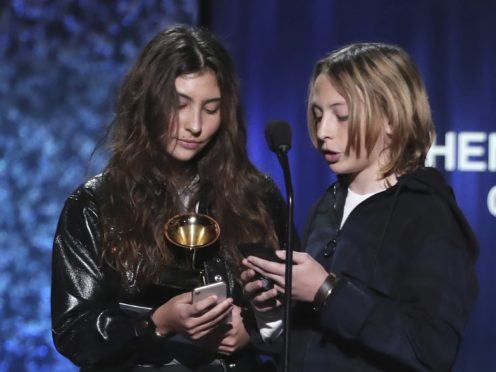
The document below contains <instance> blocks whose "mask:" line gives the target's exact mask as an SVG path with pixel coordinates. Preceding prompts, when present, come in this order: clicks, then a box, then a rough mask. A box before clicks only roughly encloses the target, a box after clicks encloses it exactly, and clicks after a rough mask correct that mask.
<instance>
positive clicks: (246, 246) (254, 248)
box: [238, 243, 284, 291]
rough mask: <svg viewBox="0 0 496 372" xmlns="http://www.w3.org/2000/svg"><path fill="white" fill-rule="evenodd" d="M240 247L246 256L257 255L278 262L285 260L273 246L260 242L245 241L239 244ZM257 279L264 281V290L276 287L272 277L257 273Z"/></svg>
mask: <svg viewBox="0 0 496 372" xmlns="http://www.w3.org/2000/svg"><path fill="white" fill-rule="evenodd" d="M238 248H239V250H240V252H241V254H242V255H243V256H244V257H248V256H255V257H259V258H262V259H264V260H267V261H273V262H278V263H283V262H284V261H283V260H281V259H280V258H279V257H277V255H276V252H275V251H274V250H273V249H272V248H270V247H267V246H264V245H262V244H259V243H243V244H239V245H238ZM257 279H258V280H260V281H261V282H262V288H263V290H264V291H268V290H269V289H272V288H274V282H273V281H272V280H271V279H269V278H266V277H265V276H263V275H262V274H259V273H257Z"/></svg>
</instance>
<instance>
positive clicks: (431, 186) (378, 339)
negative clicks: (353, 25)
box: [242, 43, 478, 372]
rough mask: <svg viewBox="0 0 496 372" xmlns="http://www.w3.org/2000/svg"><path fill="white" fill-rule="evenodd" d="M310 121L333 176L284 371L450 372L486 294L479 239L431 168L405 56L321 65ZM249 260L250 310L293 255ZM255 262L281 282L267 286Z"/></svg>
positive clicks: (313, 217) (304, 260) (352, 55)
mask: <svg viewBox="0 0 496 372" xmlns="http://www.w3.org/2000/svg"><path fill="white" fill-rule="evenodd" d="M308 128H309V132H310V137H311V139H312V141H313V143H314V145H315V147H316V148H317V149H318V150H319V151H321V152H322V154H323V156H324V159H325V161H326V162H327V163H328V164H329V168H330V169H331V171H333V172H334V173H336V174H337V176H338V180H337V182H336V183H334V184H333V185H331V186H330V187H329V188H328V189H327V190H326V191H325V193H324V194H323V195H322V196H321V197H320V199H319V200H318V201H317V203H316V204H315V206H314V208H313V209H312V210H311V212H310V214H309V217H308V222H307V226H306V230H305V235H304V245H303V246H304V248H305V251H306V252H305V253H300V252H295V253H294V265H293V283H292V289H291V295H292V297H293V298H294V299H295V300H296V305H295V308H294V311H293V313H292V319H293V323H292V327H291V332H292V335H291V339H292V341H293V343H292V345H291V349H290V350H291V355H290V363H289V366H288V367H289V370H290V371H361V372H363V371H410V370H415V371H448V370H450V369H451V367H452V366H453V363H454V361H455V357H456V354H457V351H458V348H459V346H460V342H461V340H462V337H463V329H464V325H465V323H466V322H467V319H468V316H469V313H470V310H471V308H472V306H473V304H474V301H475V299H476V297H477V294H478V285H477V279H476V276H475V269H474V264H475V260H476V257H477V254H478V243H477V241H476V239H475V237H474V234H473V232H472V230H471V229H470V227H469V225H468V224H467V222H466V220H465V218H464V216H463V214H462V212H461V211H460V209H459V208H458V206H457V204H456V201H455V198H454V195H453V193H452V190H451V188H450V187H449V186H448V185H447V184H446V183H445V181H444V179H443V177H442V176H441V174H440V173H439V172H438V171H436V170H435V169H432V168H426V167H424V161H425V158H426V154H427V151H428V149H429V147H430V145H431V143H432V139H433V135H434V127H433V123H432V118H431V112H430V107H429V104H428V101H427V95H426V92H425V88H424V86H423V83H422V81H421V79H420V76H419V74H418V72H417V69H416V67H415V66H414V64H413V63H412V61H411V60H410V58H409V56H408V55H407V54H406V53H405V52H404V51H403V50H402V49H400V48H398V47H396V46H391V45H384V44H377V43H368V44H353V45H349V46H346V47H344V48H341V49H339V50H337V51H335V52H333V53H331V54H330V55H329V56H327V57H326V58H324V59H322V60H320V61H318V62H317V64H316V67H315V70H314V73H313V76H312V78H311V83H310V94H309V101H308ZM278 255H279V256H280V257H281V258H283V257H284V252H278ZM243 263H244V264H245V266H246V267H248V269H247V270H245V271H244V272H243V274H242V279H243V280H244V282H245V283H246V284H245V287H244V290H245V293H246V294H247V295H248V296H250V298H251V301H252V304H253V306H254V307H255V308H257V309H258V310H259V311H271V310H272V309H274V308H275V307H277V306H278V305H280V301H279V300H278V294H281V293H283V288H284V265H282V264H278V263H273V262H268V261H264V260H261V259H258V258H256V257H249V258H248V259H247V260H244V262H243ZM255 272H259V273H261V274H263V275H265V276H267V277H269V278H271V279H273V280H274V281H275V282H276V287H275V288H274V289H272V290H270V291H262V289H261V283H260V281H259V280H256V279H255Z"/></svg>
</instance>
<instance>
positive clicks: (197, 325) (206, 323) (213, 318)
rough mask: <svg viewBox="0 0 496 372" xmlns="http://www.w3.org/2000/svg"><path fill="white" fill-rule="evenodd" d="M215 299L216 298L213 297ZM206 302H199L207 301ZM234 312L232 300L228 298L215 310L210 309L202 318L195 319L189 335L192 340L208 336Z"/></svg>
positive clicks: (215, 307) (214, 308)
mask: <svg viewBox="0 0 496 372" xmlns="http://www.w3.org/2000/svg"><path fill="white" fill-rule="evenodd" d="M212 297H214V296H212ZM208 299H209V298H206V299H205V300H202V301H199V302H198V304H199V303H200V302H203V301H207V300H208ZM231 311H232V298H228V299H226V300H224V301H222V302H220V303H219V304H218V305H216V306H214V307H213V308H211V309H209V310H208V311H206V312H205V313H203V314H202V315H201V316H199V317H197V318H193V319H194V320H193V321H192V323H191V324H190V327H189V329H188V333H189V334H190V335H191V338H192V339H199V338H201V337H203V336H205V335H206V334H208V333H209V332H210V331H211V330H212V329H213V328H215V327H216V326H217V325H218V324H220V323H221V321H222V320H223V319H224V318H225V317H226V316H227V315H228V314H229V313H230V312H231Z"/></svg>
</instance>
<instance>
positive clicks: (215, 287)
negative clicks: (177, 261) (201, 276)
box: [193, 282, 232, 323]
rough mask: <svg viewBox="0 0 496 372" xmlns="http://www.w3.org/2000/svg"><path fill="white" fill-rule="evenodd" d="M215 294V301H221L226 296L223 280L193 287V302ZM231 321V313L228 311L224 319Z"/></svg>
mask: <svg viewBox="0 0 496 372" xmlns="http://www.w3.org/2000/svg"><path fill="white" fill-rule="evenodd" d="M213 295H215V296H217V302H218V303H219V302H221V301H223V300H225V299H226V297H227V287H226V283H225V282H215V283H212V284H207V285H204V286H201V287H196V288H194V289H193V303H195V302H198V301H201V300H203V299H205V298H207V297H209V296H213ZM231 321H232V314H231V313H229V314H228V315H227V316H226V317H225V319H224V322H225V323H230V322H231Z"/></svg>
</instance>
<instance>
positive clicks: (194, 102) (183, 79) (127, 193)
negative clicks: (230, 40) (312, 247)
mask: <svg viewBox="0 0 496 372" xmlns="http://www.w3.org/2000/svg"><path fill="white" fill-rule="evenodd" d="M111 134H112V137H111V158H110V160H109V162H108V164H107V166H106V168H105V170H104V172H103V173H102V174H101V175H99V176H97V177H94V178H93V179H91V180H89V181H88V182H86V183H85V184H83V185H81V186H80V187H79V188H78V189H77V190H76V191H75V192H74V193H73V194H72V195H71V196H70V197H69V198H68V199H67V201H66V203H65V206H64V208H63V211H62V213H61V216H60V220H59V224H58V227H57V232H56V235H55V241H54V248H53V275H52V323H53V338H54V342H55V346H56V347H57V349H58V350H59V351H60V352H61V353H62V354H63V355H65V356H66V357H67V358H69V359H70V360H71V361H72V362H74V363H75V364H76V365H78V366H81V370H82V371H119V372H121V371H128V370H129V371H192V370H195V371H223V372H225V371H231V370H232V371H252V370H259V369H261V366H260V365H259V364H258V362H257V358H256V357H257V354H256V353H255V351H254V350H253V348H252V347H251V346H250V334H249V332H250V330H251V329H253V328H254V327H252V325H253V324H255V322H254V320H253V318H252V317H251V316H250V311H249V306H246V307H245V306H243V301H242V296H241V286H240V284H239V283H240V279H239V276H240V272H241V255H240V253H239V252H238V245H239V244H242V243H257V244H263V245H264V246H266V247H270V248H271V249H275V248H276V247H277V246H278V244H279V237H280V236H283V234H284V231H283V229H284V217H283V214H284V210H285V207H284V202H283V199H282V197H281V195H280V193H279V191H278V189H277V187H276V186H275V184H274V183H273V182H272V181H271V180H270V179H268V178H267V177H266V176H264V175H262V174H261V173H259V172H258V171H257V170H256V169H255V168H254V166H253V165H252V164H251V163H250V161H249V160H248V157H247V152H246V149H245V143H246V133H245V126H244V122H243V118H242V114H241V109H240V102H239V90H238V83H237V79H236V77H235V75H234V72H233V68H232V64H231V61H230V58H229V56H228V55H227V53H226V51H225V49H224V48H223V46H222V45H221V44H220V43H219V42H218V41H217V40H216V39H214V38H213V36H212V35H211V34H210V33H208V32H207V31H205V30H203V29H197V28H192V27H186V26H176V27H172V28H169V29H167V30H164V31H163V32H160V33H159V34H158V35H156V36H155V37H154V38H153V39H152V40H151V41H150V42H149V43H148V45H147V46H146V47H145V48H144V50H143V51H142V53H141V55H140V56H139V58H138V60H137V62H136V63H135V65H134V67H133V68H132V69H131V70H130V72H129V73H128V75H127V76H126V79H125V81H124V83H123V86H122V88H121V91H120V94H119V100H118V106H117V113H116V116H115V120H114V121H113V126H112V132H111ZM183 213H197V214H198V213H201V214H207V215H208V216H209V217H212V218H213V219H214V220H216V222H217V223H218V225H219V226H220V240H218V241H216V242H215V243H213V244H211V245H210V246H208V247H206V248H201V250H198V252H197V253H198V254H197V255H195V262H193V261H192V257H191V255H190V254H189V253H190V252H189V251H188V250H186V249H184V248H181V247H180V246H179V245H178V244H175V243H174V242H171V241H168V240H167V239H166V238H165V231H164V229H165V227H164V226H165V225H166V223H167V221H169V220H170V219H171V218H173V217H174V216H176V215H180V214H183ZM214 226H215V225H214ZM217 281H223V282H225V283H226V284H227V289H228V290H227V292H228V297H227V298H226V299H224V300H221V299H218V298H217V297H216V296H209V297H207V298H206V299H203V300H200V301H198V302H195V303H192V295H191V289H192V288H194V287H197V286H200V285H201V284H204V283H213V282H217ZM137 306H141V310H143V308H145V309H146V308H150V309H151V310H146V311H145V312H143V311H139V310H140V308H139V307H137ZM228 318H231V319H232V320H231V321H230V322H229V323H227V324H226V323H225V321H226V319H228ZM255 331H256V330H255ZM254 334H257V335H258V331H256V332H254Z"/></svg>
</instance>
